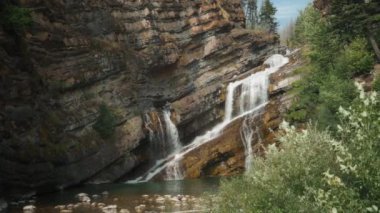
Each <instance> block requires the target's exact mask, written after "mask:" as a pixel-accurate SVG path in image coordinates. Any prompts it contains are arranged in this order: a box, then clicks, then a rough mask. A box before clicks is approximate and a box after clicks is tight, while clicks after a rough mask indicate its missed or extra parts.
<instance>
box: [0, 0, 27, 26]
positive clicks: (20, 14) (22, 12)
mask: <svg viewBox="0 0 380 213" xmlns="http://www.w3.org/2000/svg"><path fill="white" fill-rule="evenodd" d="M30 12H31V11H30V10H29V9H27V8H21V7H18V6H15V5H12V4H9V3H8V2H7V1H5V2H4V3H2V2H0V24H1V25H3V26H4V27H5V28H6V29H8V30H9V29H12V30H22V29H24V28H25V27H28V26H31V25H32V17H31V14H30Z"/></svg>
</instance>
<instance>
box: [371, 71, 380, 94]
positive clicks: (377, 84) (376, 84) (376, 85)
mask: <svg viewBox="0 0 380 213" xmlns="http://www.w3.org/2000/svg"><path fill="white" fill-rule="evenodd" d="M372 87H373V90H374V91H377V92H380V75H378V76H377V77H376V78H375V80H374V81H373V85H372Z"/></svg>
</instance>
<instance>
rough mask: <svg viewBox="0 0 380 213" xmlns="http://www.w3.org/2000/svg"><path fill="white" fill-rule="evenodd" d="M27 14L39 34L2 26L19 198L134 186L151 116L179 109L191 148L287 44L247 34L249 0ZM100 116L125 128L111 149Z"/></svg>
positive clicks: (49, 7)
mask: <svg viewBox="0 0 380 213" xmlns="http://www.w3.org/2000/svg"><path fill="white" fill-rule="evenodd" d="M19 4H20V5H21V6H22V7H27V8H30V9H31V10H32V18H33V22H34V23H33V26H32V27H29V28H27V29H26V30H25V32H23V33H22V34H21V35H20V34H18V35H17V36H16V35H14V34H12V33H11V32H9V31H7V30H5V29H3V28H0V108H1V112H0V136H1V141H0V174H1V176H0V183H1V185H3V186H5V188H4V190H6V191H12V192H15V191H14V190H18V189H20V190H22V191H24V190H38V191H47V190H55V189H59V188H65V187H67V186H71V185H75V184H79V183H82V182H86V181H89V182H111V181H116V180H119V179H121V178H125V177H127V178H128V177H129V176H130V174H132V173H133V172H132V173H131V171H136V170H139V169H140V168H144V165H145V166H146V165H148V164H149V162H151V161H152V159H150V157H149V156H151V154H150V153H151V152H152V150H151V142H149V129H148V128H146V125H145V123H146V120H145V117H146V115H147V114H151V113H153V114H154V113H159V112H161V111H162V108H163V107H164V106H165V105H170V108H171V111H172V117H173V120H175V123H176V125H177V127H178V129H179V133H180V137H181V140H182V142H183V143H187V142H189V141H191V140H192V139H193V138H194V137H195V136H196V135H198V134H200V133H202V132H204V131H205V130H207V128H208V127H210V126H212V125H213V124H215V123H217V122H219V121H220V120H221V119H222V118H223V114H224V101H225V97H224V96H225V89H226V88H225V86H226V83H227V82H229V81H231V79H232V78H233V77H234V76H235V77H236V76H240V75H243V74H244V73H246V72H248V71H250V70H252V69H253V68H255V67H257V66H259V65H261V63H262V62H263V60H264V59H265V58H266V57H267V56H268V55H269V54H271V53H272V52H273V49H274V47H275V46H276V45H277V38H276V37H275V36H273V35H268V34H263V33H255V32H251V31H248V30H245V29H243V27H242V26H243V25H244V14H243V10H242V9H241V6H240V0H229V1H226V0H214V1H208V0H176V1H173V0H86V1H61V0H49V1H42V0H28V1H26V0H21V1H20V2H19ZM100 106H105V107H106V108H107V110H108V111H109V112H110V113H112V115H113V117H114V120H115V121H114V123H113V125H114V132H113V135H112V137H109V138H105V139H104V138H102V137H100V135H99V133H98V132H96V131H95V130H94V128H93V125H94V124H95V123H96V122H97V121H98V120H99V117H100V113H99V107H100ZM229 131H233V128H231V130H229ZM231 141H234V138H231ZM227 149H230V148H227ZM233 149H234V148H233V147H232V148H231V149H230V150H227V151H229V152H233ZM240 155H241V153H240ZM209 164H211V163H209ZM203 170H204V173H205V174H206V173H207V174H222V173H233V171H232V170H235V169H231V172H210V171H211V170H213V171H214V170H215V168H213V167H210V166H209V167H207V166H206V167H205V168H204V169H203ZM206 170H207V171H206ZM198 172H199V170H198ZM195 176H199V175H195ZM195 176H194V177H195Z"/></svg>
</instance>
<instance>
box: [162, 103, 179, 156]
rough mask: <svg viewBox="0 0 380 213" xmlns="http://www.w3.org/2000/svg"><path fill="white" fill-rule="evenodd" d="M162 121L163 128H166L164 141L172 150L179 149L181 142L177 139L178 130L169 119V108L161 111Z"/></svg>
mask: <svg viewBox="0 0 380 213" xmlns="http://www.w3.org/2000/svg"><path fill="white" fill-rule="evenodd" d="M163 115H164V121H165V128H166V129H165V130H166V141H167V142H168V143H169V144H170V146H171V147H172V150H174V152H176V151H179V150H180V149H181V147H182V146H181V143H180V140H179V135H178V130H177V127H176V125H175V124H174V123H173V121H172V120H171V118H170V117H171V113H170V110H169V109H165V110H164V112H163Z"/></svg>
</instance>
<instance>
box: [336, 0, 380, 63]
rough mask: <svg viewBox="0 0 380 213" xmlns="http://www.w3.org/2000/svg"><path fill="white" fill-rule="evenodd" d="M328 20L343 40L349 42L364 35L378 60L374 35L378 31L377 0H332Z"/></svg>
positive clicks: (378, 10)
mask: <svg viewBox="0 0 380 213" xmlns="http://www.w3.org/2000/svg"><path fill="white" fill-rule="evenodd" d="M329 20H330V21H331V24H332V26H333V29H334V31H335V33H337V34H339V35H340V37H341V38H342V40H343V42H346V43H349V42H351V41H352V40H353V39H355V37H357V36H362V37H366V38H367V39H368V40H369V42H370V44H371V46H372V48H373V50H374V52H375V53H376V56H377V58H378V60H379V61H380V49H379V46H378V42H379V40H376V37H375V35H376V34H378V33H379V31H380V30H379V27H380V2H379V1H378V0H376V1H375V0H333V1H332V2H331V10H330V15H329Z"/></svg>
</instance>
